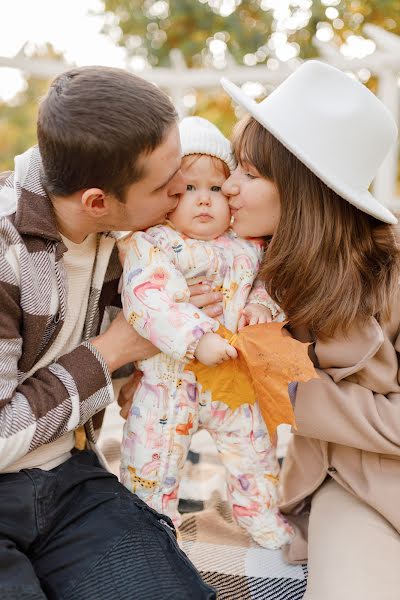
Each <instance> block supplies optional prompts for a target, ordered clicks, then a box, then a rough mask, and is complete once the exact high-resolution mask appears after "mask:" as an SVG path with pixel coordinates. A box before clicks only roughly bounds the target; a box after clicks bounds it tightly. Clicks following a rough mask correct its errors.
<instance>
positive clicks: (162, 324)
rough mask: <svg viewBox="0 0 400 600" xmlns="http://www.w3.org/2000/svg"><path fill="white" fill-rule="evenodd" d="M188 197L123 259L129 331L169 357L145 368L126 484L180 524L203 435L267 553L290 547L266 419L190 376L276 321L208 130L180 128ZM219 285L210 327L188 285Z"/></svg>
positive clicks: (224, 162) (127, 437)
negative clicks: (183, 483)
mask: <svg viewBox="0 0 400 600" xmlns="http://www.w3.org/2000/svg"><path fill="white" fill-rule="evenodd" d="M180 135H181V142H182V149H183V161H182V172H183V174H184V177H185V180H186V182H187V187H186V192H185V193H184V194H183V195H182V197H181V198H180V200H179V203H178V206H177V207H176V209H175V210H174V211H173V212H172V213H171V214H170V215H169V222H167V223H166V224H164V225H159V226H156V227H152V228H150V229H148V230H147V231H146V232H136V233H134V234H132V235H131V236H130V237H129V238H128V239H125V240H124V241H122V242H120V244H121V246H120V248H121V251H122V253H123V254H125V263H124V276H123V290H122V304H123V309H124V314H125V316H126V318H127V320H128V321H129V323H130V324H131V325H132V326H133V327H134V328H135V329H136V330H137V331H138V332H139V333H140V334H141V335H142V336H144V337H145V338H147V339H148V340H150V341H151V342H152V343H153V344H154V345H155V346H157V347H158V348H159V349H160V350H161V353H160V354H158V355H157V356H155V357H153V358H151V359H148V360H144V361H141V362H140V363H138V365H137V368H138V369H140V370H141V371H142V372H143V377H142V379H141V382H140V385H139V387H138V389H137V391H136V393H135V395H134V399H133V403H132V407H131V410H130V414H129V417H128V419H127V422H126V424H125V428H124V436H123V442H122V461H121V480H122V482H123V483H124V485H126V487H128V488H129V489H130V490H131V491H132V492H135V493H136V494H138V496H140V497H141V498H142V499H143V500H145V501H146V502H147V503H148V504H149V505H150V506H152V507H153V508H154V509H156V510H158V511H159V512H162V513H165V514H167V515H169V516H170V517H171V518H172V519H173V521H174V523H175V524H176V525H179V523H180V516H179V513H178V491H179V482H180V478H181V472H182V468H183V465H184V463H185V460H186V456H187V453H188V450H189V445H190V440H191V436H192V435H193V433H194V432H195V431H196V430H197V429H198V428H200V427H201V428H205V429H207V430H208V431H209V432H210V434H211V435H212V437H213V438H214V440H215V442H216V445H217V448H218V451H219V454H220V457H221V459H222V461H223V463H224V465H225V467H226V472H227V481H228V496H229V499H230V501H231V503H232V509H233V514H234V516H235V518H236V520H237V521H238V523H239V524H240V525H241V526H243V527H244V528H245V529H247V531H248V532H249V533H250V535H251V536H252V537H253V539H254V540H255V541H256V542H258V543H259V544H261V545H262V546H264V547H267V548H278V547H280V546H282V545H283V544H286V543H288V542H289V541H290V540H291V536H292V530H291V528H290V526H289V525H288V524H287V523H286V522H285V521H284V519H283V518H282V517H281V515H280V513H279V511H278V509H277V506H276V504H277V481H278V473H279V465H278V462H277V459H276V455H275V448H274V447H273V446H272V445H271V443H270V439H269V436H268V432H267V429H266V426H265V423H264V422H263V420H262V417H261V414H260V409H259V407H258V405H257V403H255V404H249V403H246V399H245V398H242V399H240V400H241V405H240V407H239V408H238V409H236V410H232V409H231V408H230V407H228V406H227V405H226V404H224V403H222V402H216V401H213V399H212V397H211V395H210V393H209V392H204V391H202V389H201V386H200V385H198V384H197V383H196V378H195V376H194V374H193V373H192V372H190V371H187V370H185V367H186V365H187V364H188V363H189V362H190V361H191V360H192V359H193V358H194V357H196V358H197V359H198V360H199V361H200V362H201V363H203V364H205V365H208V366H213V365H216V364H219V363H221V362H222V361H225V360H229V359H230V358H235V357H236V355H237V354H236V350H235V348H234V347H233V346H231V345H230V344H229V343H228V342H227V341H226V340H225V339H223V338H222V337H220V336H219V335H218V334H217V333H215V332H216V330H217V329H218V327H219V325H220V323H222V324H223V325H224V326H225V327H226V328H227V329H229V330H231V331H232V332H234V333H235V332H236V331H237V329H238V324H239V320H240V323H241V325H246V324H249V323H251V324H253V323H254V324H255V323H264V322H267V321H270V320H271V312H272V314H273V316H274V317H276V316H277V314H278V313H279V310H278V309H277V307H276V305H275V304H274V303H273V302H272V300H271V299H270V297H269V296H268V294H267V292H266V291H265V289H264V286H263V285H262V284H257V282H256V283H255V285H253V284H254V280H255V277H256V274H257V272H258V269H259V266H260V262H261V260H262V256H263V251H264V244H263V240H258V239H257V240H256V239H251V240H250V239H243V238H239V237H237V236H236V234H234V233H233V232H232V231H230V230H229V224H230V219H231V215H230V209H229V205H228V201H227V198H226V196H224V194H223V193H222V191H221V187H222V185H223V183H224V181H225V180H226V178H227V176H228V175H229V172H230V170H233V169H234V168H235V162H234V159H233V156H232V154H231V147H230V143H229V142H228V140H227V139H226V138H225V137H224V136H223V135H222V134H221V132H220V131H219V130H218V129H217V128H216V127H214V125H212V124H211V123H209V122H208V121H206V120H205V119H201V118H199V117H189V118H186V119H184V120H183V121H182V122H181V123H180ZM205 280H207V281H211V282H212V286H213V289H214V290H215V291H221V292H222V294H223V315H222V316H221V317H220V318H219V320H216V319H212V318H210V317H208V316H207V315H206V314H205V313H204V312H203V311H202V310H200V309H198V308H196V307H195V306H194V305H192V304H191V303H190V301H189V300H190V292H189V288H188V285H191V284H193V283H197V282H200V281H205Z"/></svg>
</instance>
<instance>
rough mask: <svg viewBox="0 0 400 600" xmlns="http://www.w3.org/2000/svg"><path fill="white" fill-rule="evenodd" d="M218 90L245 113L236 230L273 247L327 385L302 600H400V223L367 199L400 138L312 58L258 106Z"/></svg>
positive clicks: (280, 296) (307, 463)
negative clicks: (398, 230)
mask: <svg viewBox="0 0 400 600" xmlns="http://www.w3.org/2000/svg"><path fill="white" fill-rule="evenodd" d="M223 86H224V88H225V89H226V91H227V92H228V93H229V94H230V95H231V96H232V97H233V99H234V100H235V101H236V102H238V103H239V104H240V105H241V106H242V107H244V108H245V109H246V110H247V112H249V113H250V116H248V117H246V118H245V119H244V120H242V121H241V122H240V123H239V125H238V126H237V129H236V131H235V133H234V139H233V144H234V148H235V151H236V154H237V158H238V161H239V166H238V168H237V170H236V171H235V172H234V173H233V174H232V175H231V177H230V178H229V179H228V180H227V182H226V183H225V185H224V190H223V191H224V193H226V194H227V195H228V196H229V197H230V206H231V209H232V213H233V216H234V225H233V227H234V229H235V231H236V232H237V233H238V234H239V235H242V236H260V235H263V236H271V242H270V244H269V247H268V250H267V252H266V257H265V264H264V266H263V270H262V276H263V278H264V279H265V282H266V285H267V289H268V291H269V293H270V294H271V296H272V297H273V298H274V299H275V300H276V301H277V302H278V303H279V304H280V305H281V307H282V308H283V310H284V311H285V312H286V314H287V317H288V320H289V324H290V330H291V332H292V335H293V336H294V337H295V338H297V339H299V340H301V341H309V342H311V343H312V345H311V346H310V352H311V354H312V358H313V360H314V362H315V365H316V367H317V368H318V374H319V379H315V380H312V381H310V382H308V383H300V384H299V385H298V387H297V393H296V392H295V393H294V394H293V401H294V403H295V413H296V420H297V431H296V432H295V435H294V437H293V440H292V443H291V445H290V447H289V450H288V454H287V456H286V458H285V461H284V465H283V472H282V484H283V500H282V505H281V509H282V511H283V512H284V513H285V514H286V515H287V517H288V518H289V519H290V520H291V521H292V523H293V524H294V525H295V526H296V537H295V540H294V542H293V543H292V545H291V546H290V547H288V552H287V558H288V560H289V561H290V562H306V561H307V543H306V540H307V536H308V565H309V580H308V586H307V591H306V594H305V598H306V599H307V600H338V599H339V598H340V599H349V600H350V599H351V600H361V599H362V600H369V599H373V600H377V599H379V600H383V599H385V600H397V599H398V597H399V589H400V569H399V567H398V565H399V564H400V535H399V531H400V461H399V459H400V385H399V379H398V358H397V353H396V351H397V350H398V349H400V336H399V332H400V306H399V289H398V288H399V275H400V267H399V264H400V260H399V249H398V246H397V243H396V239H395V229H394V227H393V224H395V223H396V218H395V217H394V216H393V215H392V213H390V212H389V211H388V210H387V209H386V208H385V207H384V206H382V205H381V204H380V203H379V202H378V201H377V200H376V199H375V198H374V197H373V196H372V195H371V194H370V193H369V191H368V187H369V185H370V183H371V180H372V179H373V177H374V176H375V174H376V170H377V168H378V166H379V164H380V163H381V161H382V160H383V158H384V157H385V155H386V154H387V151H388V150H389V148H390V146H391V145H392V144H393V143H394V141H395V139H396V133H397V132H396V126H395V124H394V121H393V119H392V117H391V116H390V115H389V113H388V112H387V110H386V109H385V107H384V106H383V105H382V104H381V103H380V102H379V100H377V99H376V98H375V97H374V96H373V94H371V93H370V92H369V91H368V90H367V89H366V88H364V87H363V86H362V85H361V84H359V83H357V82H355V81H354V80H351V79H350V78H349V77H347V76H346V75H344V74H343V73H341V72H340V71H338V70H336V69H334V68H332V67H328V66H326V65H323V64H322V63H318V62H315V61H310V62H308V63H306V64H304V65H303V66H301V67H300V68H299V69H298V70H297V71H296V72H295V73H294V74H293V75H291V76H290V77H289V78H288V79H287V80H286V81H285V82H284V83H283V84H282V85H281V86H280V87H279V88H277V90H275V91H274V92H273V93H272V94H271V95H270V96H269V97H268V98H267V99H266V100H264V101H263V102H262V103H260V104H256V103H255V102H254V101H252V100H250V99H249V98H247V97H246V96H245V95H244V94H243V93H242V92H241V90H240V89H239V88H237V87H236V86H234V85H233V84H232V83H231V82H229V81H226V80H225V81H224V82H223ZM196 300H199V298H197V299H196ZM204 300H205V299H204V297H203V305H204V304H206V302H205V301H204Z"/></svg>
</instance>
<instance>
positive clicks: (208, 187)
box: [169, 155, 231, 240]
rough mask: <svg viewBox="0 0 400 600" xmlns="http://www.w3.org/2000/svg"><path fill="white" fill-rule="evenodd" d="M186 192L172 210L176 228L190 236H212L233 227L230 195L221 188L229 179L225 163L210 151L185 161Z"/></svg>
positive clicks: (183, 171) (183, 165)
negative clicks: (228, 196) (209, 153)
mask: <svg viewBox="0 0 400 600" xmlns="http://www.w3.org/2000/svg"><path fill="white" fill-rule="evenodd" d="M182 174H183V177H184V179H185V183H186V192H185V193H184V194H182V195H181V196H180V200H179V203H178V206H177V207H176V208H175V210H174V211H173V212H172V213H170V214H169V220H170V221H171V222H172V223H173V224H174V226H175V227H176V229H177V230H178V231H180V232H181V233H184V234H185V235H187V236H188V237H190V238H194V239H197V240H212V239H215V238H216V237H218V236H219V235H221V234H222V233H224V231H226V230H227V229H228V227H229V223H230V220H231V213H230V209H229V204H228V199H227V197H226V196H224V194H223V193H222V192H221V187H222V184H223V183H224V181H225V180H226V178H227V177H226V174H225V170H224V164H223V163H222V161H220V160H219V159H216V158H212V157H211V156H207V155H200V156H198V155H196V156H187V157H185V158H184V159H183V161H182Z"/></svg>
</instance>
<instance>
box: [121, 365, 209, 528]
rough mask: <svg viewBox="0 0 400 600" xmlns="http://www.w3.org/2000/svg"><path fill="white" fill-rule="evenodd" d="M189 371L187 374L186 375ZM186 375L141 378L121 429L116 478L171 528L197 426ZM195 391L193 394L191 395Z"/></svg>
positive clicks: (194, 401)
mask: <svg viewBox="0 0 400 600" xmlns="http://www.w3.org/2000/svg"><path fill="white" fill-rule="evenodd" d="M188 375H189V374H188ZM191 386H193V384H192V383H191V381H190V378H189V377H186V374H183V377H182V379H178V381H177V382H176V383H175V382H174V383H173V384H172V383H171V382H168V383H166V382H158V383H155V382H153V381H152V382H150V381H149V380H148V379H146V377H145V376H144V377H143V378H142V380H141V382H140V385H139V388H138V389H137V391H136V393H135V396H134V400H133V403H132V407H131V410H130V414H129V417H128V419H127V422H126V424H125V427H124V435H123V441H122V458H121V481H122V483H123V484H124V485H125V486H126V487H127V488H128V489H129V490H130V491H131V492H133V493H135V494H137V495H138V496H139V498H141V499H142V500H144V501H145V502H146V503H147V504H148V505H149V506H151V507H152V508H154V509H155V510H156V511H158V512H160V513H163V514H166V515H168V516H169V517H170V518H171V519H172V520H173V521H174V524H175V526H179V524H180V521H181V518H180V515H179V513H178V492H179V483H180V479H181V473H182V468H183V465H184V464H185V460H186V456H187V453H188V451H189V445H190V439H191V436H192V433H193V432H194V431H195V430H196V429H197V423H198V419H197V393H196V392H193V390H192V389H191ZM193 394H194V396H193Z"/></svg>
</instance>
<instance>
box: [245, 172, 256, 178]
mask: <svg viewBox="0 0 400 600" xmlns="http://www.w3.org/2000/svg"><path fill="white" fill-rule="evenodd" d="M246 177H248V178H249V179H256V176H255V175H252V174H251V173H246Z"/></svg>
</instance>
